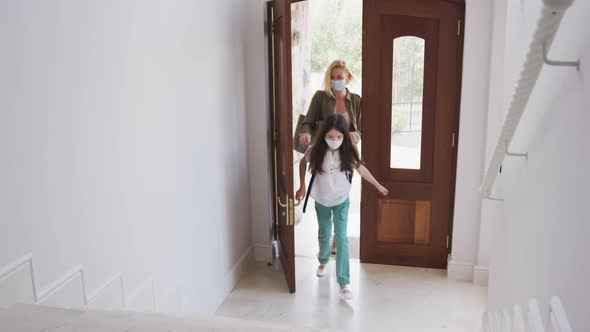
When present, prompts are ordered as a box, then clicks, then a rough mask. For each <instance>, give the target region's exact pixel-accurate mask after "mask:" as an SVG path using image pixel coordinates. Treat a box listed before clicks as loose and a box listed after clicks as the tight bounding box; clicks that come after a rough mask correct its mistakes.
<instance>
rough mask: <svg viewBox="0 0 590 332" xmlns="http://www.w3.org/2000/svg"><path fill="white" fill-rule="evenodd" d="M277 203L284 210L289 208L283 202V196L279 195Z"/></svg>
mask: <svg viewBox="0 0 590 332" xmlns="http://www.w3.org/2000/svg"><path fill="white" fill-rule="evenodd" d="M277 203H279V205H280V206H281V207H282V208H286V207H287V203H283V202H281V196H279V195H277Z"/></svg>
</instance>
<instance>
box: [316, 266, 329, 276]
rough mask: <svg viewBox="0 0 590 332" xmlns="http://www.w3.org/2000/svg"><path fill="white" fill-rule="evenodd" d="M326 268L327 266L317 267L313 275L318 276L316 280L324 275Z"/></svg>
mask: <svg viewBox="0 0 590 332" xmlns="http://www.w3.org/2000/svg"><path fill="white" fill-rule="evenodd" d="M326 267H327V265H324V268H322V267H321V265H320V266H318V270H317V271H316V272H315V275H316V276H318V278H321V277H323V276H325V275H326Z"/></svg>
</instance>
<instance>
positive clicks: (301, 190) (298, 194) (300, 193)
mask: <svg viewBox="0 0 590 332" xmlns="http://www.w3.org/2000/svg"><path fill="white" fill-rule="evenodd" d="M304 198H305V187H300V188H299V190H297V192H296V193H295V199H296V200H298V201H300V200H302V199H304Z"/></svg>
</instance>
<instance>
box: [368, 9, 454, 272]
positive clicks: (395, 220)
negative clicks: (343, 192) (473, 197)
mask: <svg viewBox="0 0 590 332" xmlns="http://www.w3.org/2000/svg"><path fill="white" fill-rule="evenodd" d="M463 15H464V4H463V2H462V1H459V0H457V1H453V0H364V4H363V102H364V104H363V124H362V126H363V129H364V130H363V158H364V161H365V162H366V164H367V167H368V168H369V169H370V170H371V171H372V172H374V174H375V175H376V178H377V179H378V180H379V181H380V182H381V183H382V184H383V185H384V186H385V187H387V188H388V189H389V195H388V196H387V197H379V196H378V194H377V192H376V191H375V190H374V189H373V188H372V187H371V186H370V185H369V184H368V183H366V182H364V183H363V188H362V199H361V216H362V224H361V253H360V254H361V261H363V262H370V263H381V264H395V265H408V266H420V267H430V268H446V265H447V255H448V252H449V243H450V240H449V234H450V232H449V229H450V225H451V214H452V204H453V199H454V198H453V196H454V183H455V168H456V166H455V162H456V142H457V129H458V116H459V93H460V79H461V54H462V40H463V37H462V33H461V29H462V22H463Z"/></svg>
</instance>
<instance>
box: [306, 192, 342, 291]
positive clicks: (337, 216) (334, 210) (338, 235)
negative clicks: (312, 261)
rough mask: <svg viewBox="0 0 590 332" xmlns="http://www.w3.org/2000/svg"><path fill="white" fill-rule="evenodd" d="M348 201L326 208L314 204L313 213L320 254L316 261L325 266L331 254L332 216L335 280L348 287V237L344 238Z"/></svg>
mask: <svg viewBox="0 0 590 332" xmlns="http://www.w3.org/2000/svg"><path fill="white" fill-rule="evenodd" d="M349 206H350V200H349V199H348V198H347V199H346V201H344V203H342V204H340V205H337V206H332V207H327V206H323V205H321V204H320V203H318V202H316V203H315V211H316V214H317V216H318V226H319V227H318V228H319V231H318V242H319V245H320V252H319V254H318V260H319V261H320V264H327V263H328V261H329V260H330V254H331V252H332V250H331V246H330V236H331V235H332V216H333V217H334V239H335V241H336V278H337V281H338V284H340V285H348V284H349V283H350V264H349V261H348V260H349V259H348V237H347V236H346V225H347V223H348V207H349Z"/></svg>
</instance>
